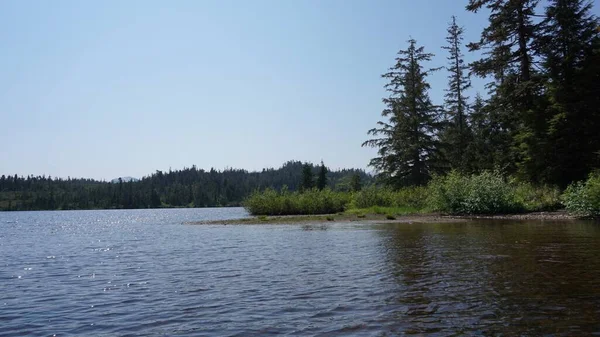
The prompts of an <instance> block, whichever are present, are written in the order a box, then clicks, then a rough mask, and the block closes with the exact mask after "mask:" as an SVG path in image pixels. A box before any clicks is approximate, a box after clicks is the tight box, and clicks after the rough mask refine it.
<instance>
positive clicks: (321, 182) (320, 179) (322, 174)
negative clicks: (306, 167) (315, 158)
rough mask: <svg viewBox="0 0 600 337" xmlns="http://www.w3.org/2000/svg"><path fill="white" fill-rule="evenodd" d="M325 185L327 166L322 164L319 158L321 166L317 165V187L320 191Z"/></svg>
mask: <svg viewBox="0 0 600 337" xmlns="http://www.w3.org/2000/svg"><path fill="white" fill-rule="evenodd" d="M325 187H327V167H325V164H323V161H322V160H321V166H319V175H318V176H317V189H318V190H319V191H322V190H323V189H324V188H325Z"/></svg>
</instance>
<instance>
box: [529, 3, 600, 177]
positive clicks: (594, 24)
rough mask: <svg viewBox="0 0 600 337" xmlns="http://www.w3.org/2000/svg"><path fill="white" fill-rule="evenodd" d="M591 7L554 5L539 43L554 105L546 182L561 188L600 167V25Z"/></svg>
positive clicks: (549, 8)
mask: <svg viewBox="0 0 600 337" xmlns="http://www.w3.org/2000/svg"><path fill="white" fill-rule="evenodd" d="M591 7H592V5H591V3H590V2H589V1H583V0H553V1H551V3H550V5H549V6H548V7H547V8H546V19H545V20H544V22H543V29H544V35H543V37H542V38H541V40H540V48H541V50H542V53H543V57H544V62H543V66H544V70H545V71H546V74H547V78H548V81H547V84H546V87H547V90H546V94H547V96H548V99H549V101H550V105H549V107H548V112H549V116H548V132H547V138H548V139H547V148H546V151H544V153H546V154H548V159H547V165H546V170H545V172H544V177H545V178H546V179H547V181H549V182H552V183H558V184H560V185H562V186H566V185H567V184H568V183H570V182H572V181H575V180H581V179H584V178H585V177H586V175H587V174H588V173H589V172H590V171H591V170H592V169H594V168H597V167H598V166H599V164H600V158H599V157H598V155H597V153H598V151H600V32H599V31H598V27H600V23H599V21H598V19H597V18H595V17H594V16H592V15H591V14H590V10H591Z"/></svg>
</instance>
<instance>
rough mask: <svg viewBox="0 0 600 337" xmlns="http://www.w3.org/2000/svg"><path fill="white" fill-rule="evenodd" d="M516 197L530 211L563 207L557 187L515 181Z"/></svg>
mask: <svg viewBox="0 0 600 337" xmlns="http://www.w3.org/2000/svg"><path fill="white" fill-rule="evenodd" d="M514 185H515V198H516V202H517V203H518V204H519V205H522V206H523V209H524V210H526V211H528V212H540V211H555V210H557V209H560V208H561V207H562V204H561V200H560V191H559V189H558V188H556V187H550V186H539V187H535V186H533V185H532V184H530V183H514Z"/></svg>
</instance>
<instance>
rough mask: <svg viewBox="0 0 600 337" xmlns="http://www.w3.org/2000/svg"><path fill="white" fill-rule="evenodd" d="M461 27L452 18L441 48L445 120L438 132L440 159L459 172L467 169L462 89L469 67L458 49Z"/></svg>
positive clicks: (467, 135)
mask: <svg viewBox="0 0 600 337" xmlns="http://www.w3.org/2000/svg"><path fill="white" fill-rule="evenodd" d="M463 33H464V31H463V28H462V27H460V26H458V24H457V23H456V17H455V16H453V17H452V22H451V23H450V26H449V27H448V36H447V37H446V41H447V42H448V45H447V46H445V47H442V48H443V49H446V50H448V52H449V55H448V66H447V67H446V69H447V70H448V73H449V74H448V88H447V89H446V94H445V100H444V103H445V105H444V110H445V116H446V120H445V123H444V128H443V129H442V132H441V134H440V139H441V143H442V144H443V146H442V151H443V153H444V158H445V160H446V161H448V163H449V166H450V168H452V169H456V170H459V171H461V172H466V171H470V170H471V168H470V167H469V166H470V164H471V162H472V158H470V157H469V156H468V155H469V152H468V149H467V145H468V144H469V143H470V142H471V140H472V136H471V132H470V129H469V124H468V122H467V117H468V115H467V114H468V103H467V100H468V97H467V96H466V90H467V89H468V88H469V87H470V86H471V82H470V80H469V75H468V71H469V67H468V66H467V65H466V64H465V62H464V55H463V54H462V52H461V49H462V41H463Z"/></svg>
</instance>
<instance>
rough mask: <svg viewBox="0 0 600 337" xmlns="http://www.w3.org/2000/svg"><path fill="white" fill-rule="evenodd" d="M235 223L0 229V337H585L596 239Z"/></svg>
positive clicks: (599, 254)
mask: <svg viewBox="0 0 600 337" xmlns="http://www.w3.org/2000/svg"><path fill="white" fill-rule="evenodd" d="M246 216H247V214H246V213H245V211H244V210H243V209H241V208H219V209H167V210H112V211H64V212H62V211H60V212H11V213H0V257H1V260H0V285H1V290H2V291H1V292H0V336H23V335H30V336H52V335H54V334H56V335H57V336H80V335H81V336H83V335H86V336H127V335H130V336H138V335H139V336H173V335H182V336H215V335H219V336H253V335H254V336H263V335H268V334H282V335H302V336H304V335H323V336H335V335H339V336H386V335H402V334H433V335H442V336H445V335H453V334H461V333H466V334H476V335H477V334H479V335H506V336H514V335H542V334H550V335H579V336H580V335H592V334H600V225H599V224H597V223H594V222H588V221H568V222H561V221H539V220H527V221H513V220H502V221H498V220H473V221H465V222H457V223H441V224H436V223H430V224H427V223H413V224H408V223H400V224H361V223H360V222H353V223H335V222H333V223H324V224H319V225H314V224H309V225H307V224H304V225H303V224H287V225H277V226H275V225H272V224H269V225H260V224H257V225H227V226H224V225H202V226H193V225H185V223H188V222H193V221H210V220H219V219H224V220H226V219H235V218H242V217H246Z"/></svg>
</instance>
